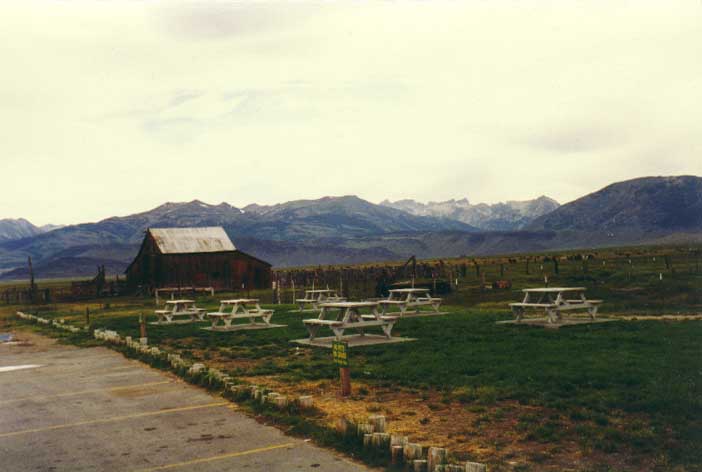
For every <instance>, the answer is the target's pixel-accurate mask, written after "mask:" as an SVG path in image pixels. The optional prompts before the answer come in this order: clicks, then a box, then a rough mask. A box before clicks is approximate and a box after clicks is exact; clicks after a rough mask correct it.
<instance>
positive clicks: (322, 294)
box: [295, 289, 346, 311]
mask: <svg viewBox="0 0 702 472" xmlns="http://www.w3.org/2000/svg"><path fill="white" fill-rule="evenodd" d="M345 300H346V299H345V298H344V297H340V296H339V295H337V292H336V290H332V289H316V290H315V289H313V290H305V298H297V299H295V303H297V305H298V306H299V307H300V311H312V310H317V309H319V304H320V303H324V302H343V301H345ZM308 306H310V307H311V308H307V307H308Z"/></svg>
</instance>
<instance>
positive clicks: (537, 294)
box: [509, 287, 602, 323]
mask: <svg viewBox="0 0 702 472" xmlns="http://www.w3.org/2000/svg"><path fill="white" fill-rule="evenodd" d="M585 290H586V289H585V287H543V288H525V289H524V290H522V292H524V299H523V300H522V301H521V302H519V303H510V304H509V306H510V308H512V312H513V313H514V315H515V318H516V320H515V321H518V322H519V321H521V320H522V318H523V317H524V313H525V311H526V310H527V309H530V308H534V309H537V310H539V309H543V310H544V311H545V312H546V317H547V319H548V322H549V323H556V322H557V321H560V320H561V319H562V317H561V312H564V311H572V310H587V312H588V314H589V315H590V319H592V320H593V321H594V320H595V318H596V317H597V308H598V306H599V305H600V304H601V303H602V300H592V299H588V298H586V297H585ZM567 297H571V298H567Z"/></svg>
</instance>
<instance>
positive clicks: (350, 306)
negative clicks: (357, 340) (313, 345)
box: [303, 301, 398, 341]
mask: <svg viewBox="0 0 702 472" xmlns="http://www.w3.org/2000/svg"><path fill="white" fill-rule="evenodd" d="M361 310H367V311H369V312H370V313H368V314H362V313H361ZM330 315H331V316H330ZM328 316H329V318H328ZM397 319H398V317H397V316H387V315H383V314H382V313H381V312H380V310H379V309H378V302H346V301H341V302H326V303H320V304H319V316H318V317H317V318H312V319H307V320H303V323H305V327H306V328H307V331H308V332H309V333H310V341H312V340H313V339H314V338H315V337H316V336H317V332H318V331H319V328H320V327H322V326H327V327H329V328H330V329H331V330H332V331H333V332H334V336H335V337H336V339H337V340H341V338H342V336H343V335H344V331H345V330H347V329H358V330H359V331H360V334H361V335H362V336H363V334H364V330H365V329H366V328H369V327H372V326H380V327H381V329H382V330H383V333H384V334H385V336H386V337H387V338H388V339H390V337H391V333H392V328H393V326H394V325H395V322H396V321H397Z"/></svg>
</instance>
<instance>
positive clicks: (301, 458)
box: [0, 333, 369, 472]
mask: <svg viewBox="0 0 702 472" xmlns="http://www.w3.org/2000/svg"><path fill="white" fill-rule="evenodd" d="M18 337H19V338H20V339H26V340H27V341H29V343H30V345H6V344H0V470H1V471H3V472H14V471H64V470H65V471H72V472H75V471H82V470H90V471H96V470H98V471H100V470H105V471H156V470H174V471H180V470H197V471H198V472H209V471H239V470H241V471H271V472H275V471H281V472H282V471H286V472H287V471H300V470H309V471H339V472H360V471H366V470H369V469H367V468H365V467H363V466H361V465H358V464H354V463H352V462H350V461H348V460H347V459H345V458H343V457H341V456H339V455H337V454H335V453H334V452H332V451H328V450H325V449H321V448H318V447H315V446H314V445H312V444H310V443H308V442H305V441H303V440H301V439H297V438H291V437H289V436H285V435H284V434H283V433H282V432H280V431H279V430H277V429H275V428H273V427H269V426H265V425H262V424H259V423H257V422H256V421H255V420H254V419H252V418H249V417H248V416H246V415H244V414H242V413H239V412H237V411H236V405H235V404H232V403H229V402H227V401H225V400H223V399H222V398H221V397H216V396H212V395H210V394H208V393H207V392H205V391H203V390H201V389H198V388H196V387H193V386H191V385H188V384H186V383H184V382H182V381H181V380H179V379H178V378H176V377H174V376H171V375H169V374H166V373H163V372H160V371H157V370H154V369H151V368H149V367H147V366H145V365H143V364H141V363H139V362H136V361H132V360H128V359H125V358H124V357H122V355H120V354H118V353H116V352H114V351H110V350H109V349H105V348H88V349H85V348H76V347H71V346H62V345H58V344H56V343H55V342H54V341H53V340H49V339H47V338H44V337H39V336H36V335H30V334H26V335H25V334H24V333H19V334H18ZM24 366H28V367H24ZM37 366H38V367H37Z"/></svg>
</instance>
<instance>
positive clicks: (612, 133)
mask: <svg viewBox="0 0 702 472" xmlns="http://www.w3.org/2000/svg"><path fill="white" fill-rule="evenodd" d="M525 142H526V144H527V145H528V146H529V147H531V148H535V149H541V150H545V151H549V152H553V153H559V154H575V153H589V152H595V151H603V150H607V149H612V148H617V147H620V146H624V145H626V144H627V143H628V142H629V136H628V133H627V131H626V130H624V129H621V128H618V127H617V126H616V125H614V124H613V125H612V126H610V127H603V126H598V125H581V126H570V127H562V128H556V129H554V130H549V131H546V132H541V133H538V134H536V135H534V136H531V137H528V138H527V139H526V140H525Z"/></svg>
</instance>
